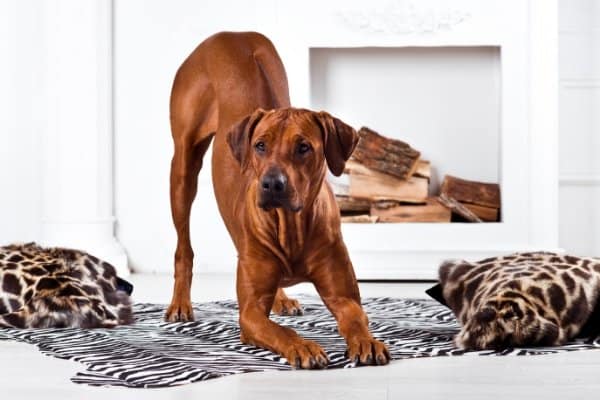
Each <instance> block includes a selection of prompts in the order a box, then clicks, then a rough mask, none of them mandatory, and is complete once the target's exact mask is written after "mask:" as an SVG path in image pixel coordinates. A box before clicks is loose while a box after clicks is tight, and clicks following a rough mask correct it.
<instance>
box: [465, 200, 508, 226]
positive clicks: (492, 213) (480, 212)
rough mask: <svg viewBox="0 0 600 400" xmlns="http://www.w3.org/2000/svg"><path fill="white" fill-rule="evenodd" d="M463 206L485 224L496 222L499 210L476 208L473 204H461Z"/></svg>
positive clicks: (483, 207)
mask: <svg viewBox="0 0 600 400" xmlns="http://www.w3.org/2000/svg"><path fill="white" fill-rule="evenodd" d="M461 204H462V205H463V206H465V207H466V208H468V209H469V210H471V212H472V213H473V214H475V215H477V216H478V217H479V218H481V219H482V220H484V221H485V222H497V221H498V217H499V210H498V209H497V208H492V207H485V206H478V205H475V204H469V203H461Z"/></svg>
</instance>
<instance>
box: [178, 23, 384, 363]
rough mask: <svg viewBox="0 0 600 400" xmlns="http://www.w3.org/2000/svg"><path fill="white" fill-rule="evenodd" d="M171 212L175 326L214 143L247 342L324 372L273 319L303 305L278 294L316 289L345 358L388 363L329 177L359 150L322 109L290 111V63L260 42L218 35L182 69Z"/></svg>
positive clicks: (184, 309)
mask: <svg viewBox="0 0 600 400" xmlns="http://www.w3.org/2000/svg"><path fill="white" fill-rule="evenodd" d="M170 110H171V130H172V134H173V140H174V142H175V152H174V156H173V160H172V164H171V209H172V214H173V222H174V225H175V229H176V230H177V249H176V251H175V287H174V290H173V299H172V300H171V304H170V306H169V308H168V310H167V313H166V319H167V320H168V321H189V320H192V319H193V312H192V305H191V300H190V286H191V281H192V262H193V256H194V253H193V251H192V246H191V242H190V224H189V220H190V209H191V205H192V202H193V200H194V197H195V195H196V189H197V177H198V173H199V171H200V169H201V167H202V159H203V156H204V154H205V153H206V151H207V149H208V147H209V144H210V143H211V141H212V140H213V138H214V145H213V157H212V179H213V185H214V191H215V196H216V199H217V203H218V207H219V211H220V213H221V216H222V217H223V221H224V222H225V225H226V227H227V230H228V231H229V234H230V235H231V238H232V240H233V243H234V244H235V247H236V249H237V252H238V265H237V283H236V290H237V297H238V304H239V309H240V320H239V321H240V327H241V341H242V342H244V343H247V344H252V345H255V346H259V347H263V348H266V349H269V350H271V351H273V352H275V353H278V354H280V355H281V356H283V357H285V358H286V359H287V360H288V362H289V363H290V364H291V365H292V366H293V367H296V368H323V367H325V366H326V365H327V363H328V361H329V360H328V358H327V354H326V353H325V352H324V351H323V349H322V348H321V347H320V346H319V345H318V344H317V343H315V342H313V341H310V340H305V339H303V338H302V337H300V336H299V335H298V334H297V333H296V332H295V331H293V330H292V329H290V328H287V327H284V326H281V325H279V324H276V323H275V322H273V321H271V320H270V319H269V313H270V311H271V310H273V311H274V312H276V313H282V314H285V313H287V314H295V313H298V312H299V311H300V306H299V305H298V303H297V302H296V301H295V300H292V299H289V298H288V297H287V296H286V295H285V293H284V292H283V290H282V288H283V287H287V286H290V285H293V284H296V283H299V282H312V283H313V284H314V285H315V287H316V289H317V291H318V293H319V295H320V296H321V298H322V300H323V302H324V303H325V305H326V306H327V307H328V308H329V310H330V311H331V312H332V313H333V315H334V316H335V318H336V320H337V323H338V327H339V332H340V334H341V335H342V336H343V337H344V338H345V339H346V342H347V344H348V352H347V354H348V357H350V359H351V360H353V361H356V362H358V363H362V364H387V363H388V362H389V359H390V356H389V353H388V350H387V348H386V346H385V345H384V344H383V343H382V342H380V341H378V340H376V339H374V338H373V336H372V335H371V333H370V332H369V328H368V320H367V316H366V314H365V312H364V311H363V309H362V307H361V303H360V294H359V290H358V285H357V282H356V278H355V275H354V270H353V267H352V263H351V262H350V258H349V256H348V252H347V250H346V246H345V245H344V242H343V241H342V235H341V232H340V217H339V210H338V207H337V204H336V202H335V198H334V195H333V193H332V190H331V188H330V186H329V184H328V183H327V181H326V179H325V176H326V172H327V167H328V168H329V170H330V171H331V172H332V173H333V174H334V175H338V176H339V175H340V174H341V173H342V172H343V170H344V164H345V162H346V160H347V159H348V158H349V157H350V154H351V153H352V151H353V150H354V147H355V145H356V143H357V141H358V135H357V134H356V132H355V130H354V129H352V128H351V127H350V126H348V125H347V124H345V123H344V122H342V121H340V120H339V119H337V118H334V117H333V116H331V115H329V114H328V113H326V112H313V111H309V110H304V109H295V108H291V107H290V100H289V94H288V84H287V78H286V74H285V70H284V68H283V64H282V62H281V60H280V58H279V56H278V54H277V51H276V50H275V48H274V46H273V44H272V43H271V42H270V41H269V40H268V39H267V38H266V37H264V36H262V35H260V34H258V33H250V32H245V33H232V32H222V33H218V34H216V35H214V36H211V37H210V38H208V39H206V40H205V41H204V42H202V43H201V44H200V45H199V46H198V47H197V48H196V49H195V50H194V51H193V52H192V54H191V55H190V56H189V57H188V58H187V59H186V60H185V61H184V63H183V64H182V65H181V67H180V68H179V70H178V71H177V74H176V76H175V81H174V83H173V89H172V93H171V103H170Z"/></svg>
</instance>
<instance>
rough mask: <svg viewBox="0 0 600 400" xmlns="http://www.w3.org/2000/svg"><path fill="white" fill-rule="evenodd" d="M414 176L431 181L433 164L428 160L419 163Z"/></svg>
mask: <svg viewBox="0 0 600 400" xmlns="http://www.w3.org/2000/svg"><path fill="white" fill-rule="evenodd" d="M414 176H418V177H419V178H427V179H429V180H431V162H429V161H427V160H419V161H417V168H416V169H415V173H414Z"/></svg>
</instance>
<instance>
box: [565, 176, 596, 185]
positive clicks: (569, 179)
mask: <svg viewBox="0 0 600 400" xmlns="http://www.w3.org/2000/svg"><path fill="white" fill-rule="evenodd" d="M558 182H559V184H560V185H561V186H600V175H561V176H560V177H559V178H558Z"/></svg>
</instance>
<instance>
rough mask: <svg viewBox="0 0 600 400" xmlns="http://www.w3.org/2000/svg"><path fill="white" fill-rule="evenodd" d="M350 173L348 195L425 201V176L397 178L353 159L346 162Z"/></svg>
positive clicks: (404, 200) (426, 190) (416, 201)
mask: <svg viewBox="0 0 600 400" xmlns="http://www.w3.org/2000/svg"><path fill="white" fill-rule="evenodd" d="M345 172H347V173H349V174H350V177H349V178H350V187H349V189H348V195H349V196H351V197H357V198H362V199H369V200H371V201H379V200H394V201H398V202H400V201H402V202H407V203H425V202H426V200H427V192H428V190H429V182H428V180H427V179H425V178H418V177H415V176H413V177H411V178H409V179H406V180H404V179H398V178H396V177H394V176H392V175H388V174H384V173H382V172H379V171H375V170H373V169H370V168H367V167H366V166H364V165H362V164H361V163H359V162H357V161H355V160H349V161H347V162H346V168H345Z"/></svg>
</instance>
